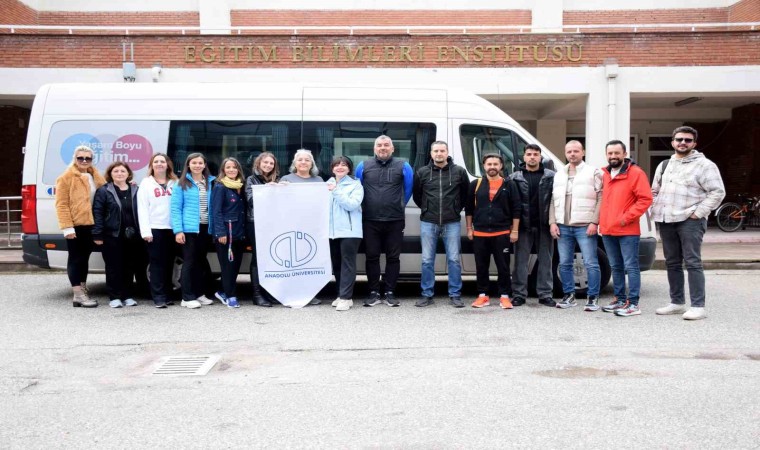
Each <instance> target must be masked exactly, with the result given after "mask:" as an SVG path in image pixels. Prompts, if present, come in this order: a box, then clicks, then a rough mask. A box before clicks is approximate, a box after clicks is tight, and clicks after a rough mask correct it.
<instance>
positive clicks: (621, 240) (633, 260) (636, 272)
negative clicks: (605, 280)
mask: <svg viewBox="0 0 760 450" xmlns="http://www.w3.org/2000/svg"><path fill="white" fill-rule="evenodd" d="M602 241H604V251H605V252H607V258H608V259H609V260H610V268H612V283H613V285H614V286H615V297H617V299H618V300H619V301H625V300H626V299H627V300H628V301H629V302H631V304H632V305H638V304H639V290H640V289H641V270H640V269H639V236H602ZM626 272H628V296H626V293H625V274H626Z"/></svg>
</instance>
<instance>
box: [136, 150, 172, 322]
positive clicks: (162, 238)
mask: <svg viewBox="0 0 760 450" xmlns="http://www.w3.org/2000/svg"><path fill="white" fill-rule="evenodd" d="M176 183H177V175H176V174H175V173H174V166H173V165H172V161H171V159H169V157H168V156H166V155H165V154H164V153H156V154H155V155H153V157H152V158H151V159H150V164H149V165H148V176H147V177H145V178H143V180H142V182H141V183H140V189H138V190H137V211H138V220H139V222H140V235H141V236H142V238H143V240H145V242H147V243H148V255H149V257H150V293H151V296H152V297H153V303H154V304H155V306H156V308H166V305H170V304H173V302H172V301H171V293H172V274H173V271H174V256H175V243H174V232H173V231H172V223H171V201H172V189H173V188H174V185H175V184H176Z"/></svg>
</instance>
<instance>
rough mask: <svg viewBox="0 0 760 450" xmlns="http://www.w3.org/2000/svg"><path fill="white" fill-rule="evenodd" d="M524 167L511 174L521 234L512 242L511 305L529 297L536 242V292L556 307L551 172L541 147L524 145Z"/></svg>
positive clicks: (541, 299)
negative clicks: (517, 198)
mask: <svg viewBox="0 0 760 450" xmlns="http://www.w3.org/2000/svg"><path fill="white" fill-rule="evenodd" d="M523 160H524V161H525V167H523V168H520V169H518V170H515V172H514V173H513V174H512V176H511V177H510V178H511V179H512V181H514V182H515V184H516V185H517V189H518V191H519V192H520V200H521V202H522V217H521V218H520V233H519V237H518V239H517V243H516V244H515V267H514V271H513V272H512V283H513V284H512V287H513V289H514V298H513V299H512V304H513V305H514V306H520V305H523V304H525V299H526V298H527V297H528V272H529V270H528V269H529V267H528V261H529V259H530V250H531V248H532V247H533V245H534V244H535V246H536V253H537V255H538V261H537V264H538V278H537V281H536V291H537V293H538V302H539V303H540V304H542V305H546V306H552V307H554V306H556V303H555V302H554V300H553V299H552V287H553V285H554V283H553V277H552V256H553V255H554V240H553V239H552V235H551V233H549V208H550V207H551V204H552V189H553V187H554V171H553V170H550V169H547V168H545V167H544V165H543V163H542V162H541V148H540V147H539V146H537V145H535V144H528V145H526V146H525V154H524V155H523Z"/></svg>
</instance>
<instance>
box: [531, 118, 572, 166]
mask: <svg viewBox="0 0 760 450" xmlns="http://www.w3.org/2000/svg"><path fill="white" fill-rule="evenodd" d="M566 136H567V121H566V120H554V119H551V120H550V119H546V120H538V121H537V122H536V138H538V140H539V141H541V143H542V144H544V145H545V146H546V148H548V149H549V150H550V151H551V152H552V153H554V154H555V155H556V156H557V157H558V158H559V159H560V160H562V161H564V160H565V137H566Z"/></svg>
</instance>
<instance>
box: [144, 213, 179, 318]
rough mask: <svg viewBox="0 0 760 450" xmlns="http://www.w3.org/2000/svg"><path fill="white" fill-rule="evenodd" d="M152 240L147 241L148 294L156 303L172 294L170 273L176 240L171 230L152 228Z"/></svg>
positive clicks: (163, 301) (171, 272)
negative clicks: (148, 266)
mask: <svg viewBox="0 0 760 450" xmlns="http://www.w3.org/2000/svg"><path fill="white" fill-rule="evenodd" d="M150 231H151V233H152V234H153V242H149V243H148V256H149V257H150V295H151V297H152V298H153V302H154V303H156V304H159V303H166V302H167V301H169V299H170V298H171V294H172V274H173V273H174V256H175V254H176V242H175V241H174V232H173V231H172V230H162V229H157V228H154V229H152V230H150Z"/></svg>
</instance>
